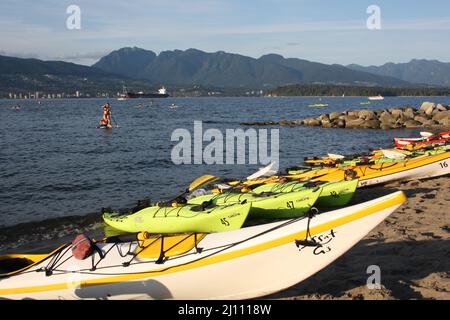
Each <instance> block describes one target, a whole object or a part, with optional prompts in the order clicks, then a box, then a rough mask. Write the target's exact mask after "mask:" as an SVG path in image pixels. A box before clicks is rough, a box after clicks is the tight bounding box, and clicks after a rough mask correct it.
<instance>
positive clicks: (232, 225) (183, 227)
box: [103, 203, 251, 233]
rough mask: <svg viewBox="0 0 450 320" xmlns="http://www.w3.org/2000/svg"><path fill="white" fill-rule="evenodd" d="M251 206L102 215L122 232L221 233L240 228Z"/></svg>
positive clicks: (190, 207)
mask: <svg viewBox="0 0 450 320" xmlns="http://www.w3.org/2000/svg"><path fill="white" fill-rule="evenodd" d="M250 208H251V203H245V204H240V203H239V204H230V205H225V206H217V205H214V204H210V205H209V206H199V205H193V204H187V205H183V206H180V207H177V208H174V207H158V206H152V207H148V208H145V209H142V210H140V211H138V212H136V213H133V214H128V215H118V214H116V213H104V214H103V220H104V221H105V223H106V224H108V225H109V226H111V227H113V228H114V229H118V230H121V231H125V232H142V231H147V232H151V233H182V232H222V231H228V230H235V229H239V228H241V227H242V225H243V224H244V222H245V220H246V218H247V216H248V214H249V211H250Z"/></svg>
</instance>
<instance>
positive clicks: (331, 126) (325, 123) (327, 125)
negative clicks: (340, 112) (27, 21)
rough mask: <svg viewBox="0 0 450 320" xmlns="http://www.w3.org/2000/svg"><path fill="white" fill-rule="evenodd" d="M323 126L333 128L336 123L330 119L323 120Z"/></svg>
mask: <svg viewBox="0 0 450 320" xmlns="http://www.w3.org/2000/svg"><path fill="white" fill-rule="evenodd" d="M322 127H324V128H333V127H334V123H333V122H332V121H330V120H322Z"/></svg>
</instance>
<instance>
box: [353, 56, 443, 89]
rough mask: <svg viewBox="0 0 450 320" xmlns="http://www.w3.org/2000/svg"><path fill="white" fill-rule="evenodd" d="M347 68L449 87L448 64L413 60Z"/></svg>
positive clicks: (354, 65) (412, 81)
mask: <svg viewBox="0 0 450 320" xmlns="http://www.w3.org/2000/svg"><path fill="white" fill-rule="evenodd" d="M347 68H349V69H352V70H357V71H363V72H370V73H373V74H377V75H380V76H388V77H393V78H397V79H401V80H404V81H408V82H411V83H425V84H430V85H438V86H446V87H448V86H450V63H444V62H440V61H437V60H424V59H421V60H419V59H413V60H411V61H410V62H408V63H392V62H391V63H386V64H384V65H382V66H369V67H363V66H360V65H357V64H351V65H348V66H347Z"/></svg>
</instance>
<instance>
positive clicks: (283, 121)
mask: <svg viewBox="0 0 450 320" xmlns="http://www.w3.org/2000/svg"><path fill="white" fill-rule="evenodd" d="M278 124H279V125H280V126H291V125H292V122H291V121H289V120H280V122H278Z"/></svg>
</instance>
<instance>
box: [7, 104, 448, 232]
mask: <svg viewBox="0 0 450 320" xmlns="http://www.w3.org/2000/svg"><path fill="white" fill-rule="evenodd" d="M107 101H109V102H110V103H111V104H112V111H113V117H114V119H115V120H116V122H117V123H118V124H119V128H115V129H113V130H112V131H105V130H100V129H97V128H96V125H97V123H98V121H99V119H100V117H101V112H102V109H101V105H102V104H103V103H105V102H107ZM364 101H367V100H366V99H365V98H354V97H348V98H347V97H345V98H343V97H338V98H322V99H321V100H319V98H302V97H292V98H177V99H175V98H168V99H160V100H159V99H155V100H154V101H153V105H152V106H149V104H150V101H149V100H142V101H139V100H128V101H116V100H113V99H110V100H101V99H87V100H84V99H80V100H75V99H72V100H42V103H41V104H38V103H37V101H35V100H22V101H18V100H15V101H14V100H0V183H1V184H0V227H6V226H13V225H16V224H19V223H24V222H36V223H38V222H39V223H42V221H45V220H48V219H54V218H58V217H65V216H73V215H76V216H77V215H79V216H83V215H86V214H88V213H93V212H99V211H100V209H101V208H102V207H113V208H117V209H119V208H126V207H131V206H133V205H134V204H135V203H136V200H137V199H144V198H150V199H151V200H152V201H157V200H159V199H164V198H168V197H170V196H171V195H175V194H177V193H179V192H180V191H182V190H183V189H184V188H185V187H186V186H187V185H188V184H189V183H190V182H191V181H192V180H194V179H195V178H196V177H198V176H200V175H203V174H215V175H220V176H231V177H245V176H247V175H249V174H250V173H252V172H254V171H255V170H256V169H258V167H260V165H205V164H203V165H174V164H173V163H172V161H171V150H172V148H173V146H174V145H175V144H176V143H177V142H172V141H171V139H170V138H171V134H172V132H173V130H175V129H177V128H185V129H188V130H189V131H191V132H193V125H194V120H201V121H203V127H204V129H208V128H218V129H220V130H222V132H223V133H225V129H236V128H239V127H241V126H240V125H239V123H240V122H244V121H264V120H281V119H298V118H304V117H308V116H314V115H319V114H321V113H325V112H327V113H328V112H333V111H344V110H350V109H364V108H368V109H382V108H389V107H396V106H399V107H401V106H415V107H418V106H420V104H421V103H422V102H423V101H433V102H440V103H446V104H450V97H424V98H421V97H419V98H409V97H408V98H407V97H404V98H403V97H395V98H386V99H385V100H384V101H381V102H373V103H372V104H371V105H360V102H364ZM141 102H142V103H143V104H144V105H146V106H145V107H144V108H137V107H136V106H137V105H138V104H139V103H141ZM15 103H19V104H20V105H21V107H22V108H21V109H20V110H12V109H11V107H12V106H13V105H14V104H15ZM172 103H174V104H175V105H176V106H178V108H170V106H171V105H172ZM312 103H328V104H329V107H326V108H312V107H308V105H309V104H312ZM242 128H244V129H246V128H248V127H242ZM256 129H259V128H256ZM418 131H420V130H392V131H383V130H347V129H324V128H311V127H292V128H291V127H281V128H280V163H281V166H280V167H281V168H284V167H286V166H290V165H296V164H298V163H300V162H301V160H302V159H303V157H305V156H320V155H324V154H326V153H327V152H331V153H342V154H345V153H354V152H359V151H365V150H367V149H368V148H374V147H380V146H388V145H390V143H391V141H392V138H393V137H394V136H400V135H404V136H408V135H417V134H418ZM206 144H207V143H205V145H206ZM99 220H100V215H99Z"/></svg>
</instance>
